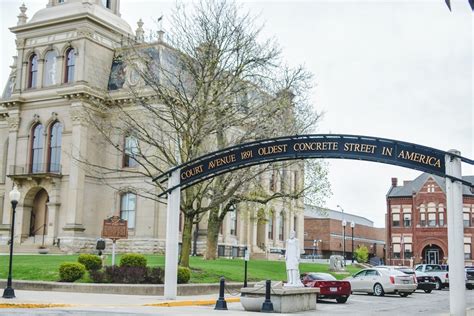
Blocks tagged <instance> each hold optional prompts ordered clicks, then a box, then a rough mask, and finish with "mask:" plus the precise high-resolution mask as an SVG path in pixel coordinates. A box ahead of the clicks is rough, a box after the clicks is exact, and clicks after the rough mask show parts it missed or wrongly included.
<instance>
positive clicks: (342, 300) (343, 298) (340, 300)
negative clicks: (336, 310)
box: [336, 297, 347, 303]
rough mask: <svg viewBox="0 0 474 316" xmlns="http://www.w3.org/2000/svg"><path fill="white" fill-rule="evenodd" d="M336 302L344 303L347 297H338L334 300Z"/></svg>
mask: <svg viewBox="0 0 474 316" xmlns="http://www.w3.org/2000/svg"><path fill="white" fill-rule="evenodd" d="M336 302H338V303H345V302H347V297H338V298H336Z"/></svg>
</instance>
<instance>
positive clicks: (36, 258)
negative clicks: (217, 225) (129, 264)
mask: <svg viewBox="0 0 474 316" xmlns="http://www.w3.org/2000/svg"><path fill="white" fill-rule="evenodd" d="M77 257H78V256H77V255H15V256H14V257H13V280H42V281H58V280H59V272H58V270H59V265H60V264H61V263H63V262H71V261H72V262H77ZM146 258H147V261H148V266H162V267H164V265H165V257H164V256H159V255H147V256H146ZM111 261H112V258H111V256H110V255H109V256H108V257H107V265H111ZM119 262H120V256H119V255H117V257H116V263H117V264H118V263H119ZM190 262H191V264H190V265H191V270H192V273H191V281H190V283H217V282H218V281H219V278H220V277H221V276H224V277H225V278H226V280H227V281H234V282H243V277H244V261H243V260H241V259H218V260H214V261H205V260H203V259H202V258H201V257H191V258H190ZM359 270H360V269H359V268H355V267H352V266H347V271H348V272H349V273H351V274H353V273H355V272H357V271H359ZM300 271H301V272H328V265H326V264H318V263H301V264H300ZM7 273H8V256H0V279H6V278H7ZM335 276H336V278H338V279H342V278H344V277H346V276H347V275H335ZM248 278H249V281H260V280H265V279H271V280H278V281H280V280H286V271H285V262H284V261H266V260H250V261H249V262H248ZM78 282H90V279H89V278H88V277H87V276H86V277H84V278H82V279H81V280H79V281H78Z"/></svg>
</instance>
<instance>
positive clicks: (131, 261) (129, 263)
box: [120, 253, 146, 268]
mask: <svg viewBox="0 0 474 316" xmlns="http://www.w3.org/2000/svg"><path fill="white" fill-rule="evenodd" d="M120 266H121V267H141V268H145V267H146V258H145V256H144V255H141V254H138V253H127V254H124V255H123V256H122V257H121V258H120Z"/></svg>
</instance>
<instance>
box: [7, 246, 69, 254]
mask: <svg viewBox="0 0 474 316" xmlns="http://www.w3.org/2000/svg"><path fill="white" fill-rule="evenodd" d="M47 248H48V254H64V252H63V251H61V250H60V249H59V248H58V247H56V246H47ZM38 250H39V245H23V244H20V245H18V244H15V245H14V247H13V253H24V254H38ZM0 253H10V246H8V245H1V246H0Z"/></svg>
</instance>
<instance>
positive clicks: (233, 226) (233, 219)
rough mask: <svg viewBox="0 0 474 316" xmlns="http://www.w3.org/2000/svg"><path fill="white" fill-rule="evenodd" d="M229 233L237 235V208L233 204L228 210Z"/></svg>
mask: <svg viewBox="0 0 474 316" xmlns="http://www.w3.org/2000/svg"><path fill="white" fill-rule="evenodd" d="M230 234H231V235H234V236H237V210H236V209H235V206H232V211H230Z"/></svg>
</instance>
